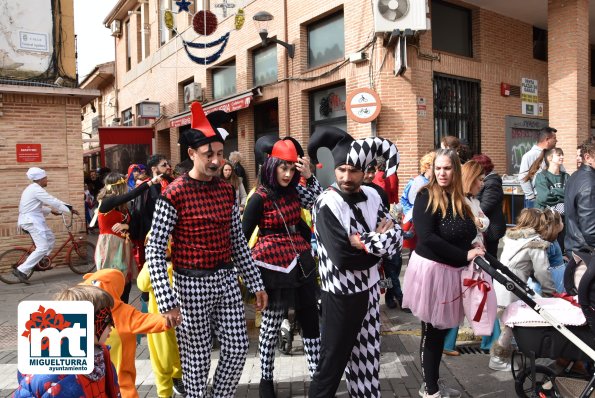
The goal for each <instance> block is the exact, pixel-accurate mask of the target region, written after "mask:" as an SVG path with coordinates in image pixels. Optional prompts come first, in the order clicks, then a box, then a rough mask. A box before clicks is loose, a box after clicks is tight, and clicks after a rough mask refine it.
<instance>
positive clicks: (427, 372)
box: [419, 322, 449, 395]
mask: <svg viewBox="0 0 595 398" xmlns="http://www.w3.org/2000/svg"><path fill="white" fill-rule="evenodd" d="M448 330H449V329H436V328H435V327H434V326H432V324H431V323H426V322H422V323H421V343H420V345H419V354H420V357H421V373H422V377H423V379H424V381H425V382H426V392H427V393H428V394H429V395H432V394H435V393H437V392H438V378H439V377H440V360H441V359H442V349H443V348H444V339H445V338H446V334H447V333H448Z"/></svg>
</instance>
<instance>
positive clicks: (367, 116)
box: [345, 88, 382, 123]
mask: <svg viewBox="0 0 595 398" xmlns="http://www.w3.org/2000/svg"><path fill="white" fill-rule="evenodd" d="M345 105H346V108H347V115H349V117H350V118H351V120H355V121H356V122H359V123H369V122H371V121H372V120H374V119H376V118H377V117H378V114H379V113H380V108H382V104H381V103H380V97H379V96H378V94H377V93H376V91H374V90H372V89H370V88H357V89H355V90H353V91H351V92H350V93H349V95H348V96H347V100H346V101H345Z"/></svg>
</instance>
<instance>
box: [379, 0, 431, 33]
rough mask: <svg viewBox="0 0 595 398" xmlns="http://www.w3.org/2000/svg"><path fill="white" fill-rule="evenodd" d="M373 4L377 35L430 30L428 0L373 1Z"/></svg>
mask: <svg viewBox="0 0 595 398" xmlns="http://www.w3.org/2000/svg"><path fill="white" fill-rule="evenodd" d="M372 3H373V8H374V31H375V32H376V33H384V32H388V33H390V32H392V31H394V30H395V29H399V30H400V31H405V29H411V30H413V31H418V30H427V29H428V26H429V25H428V18H427V16H426V14H427V13H428V12H429V9H428V4H427V0H373V2H372Z"/></svg>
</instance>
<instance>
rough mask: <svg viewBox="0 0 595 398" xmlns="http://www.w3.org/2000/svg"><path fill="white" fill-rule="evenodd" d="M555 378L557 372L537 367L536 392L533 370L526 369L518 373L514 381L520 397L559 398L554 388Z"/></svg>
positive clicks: (545, 367)
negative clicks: (542, 397) (541, 397)
mask: <svg viewBox="0 0 595 398" xmlns="http://www.w3.org/2000/svg"><path fill="white" fill-rule="evenodd" d="M555 377H556V372H554V371H553V370H552V369H550V368H548V367H547V366H544V365H535V390H533V379H532V376H531V368H530V367H526V368H525V369H523V370H521V371H519V373H517V375H516V379H515V381H514V389H515V391H516V393H517V396H518V397H534V396H544V397H557V396H558V395H557V394H556V390H555V388H554V378H555ZM535 394H537V395H535ZM541 394H543V395H541Z"/></svg>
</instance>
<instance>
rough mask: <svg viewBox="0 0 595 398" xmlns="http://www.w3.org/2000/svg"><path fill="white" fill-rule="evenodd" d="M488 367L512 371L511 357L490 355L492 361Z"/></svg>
mask: <svg viewBox="0 0 595 398" xmlns="http://www.w3.org/2000/svg"><path fill="white" fill-rule="evenodd" d="M488 367H489V368H490V369H492V370H498V371H502V372H510V369H511V367H510V358H500V357H497V356H490V363H489V364H488Z"/></svg>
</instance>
